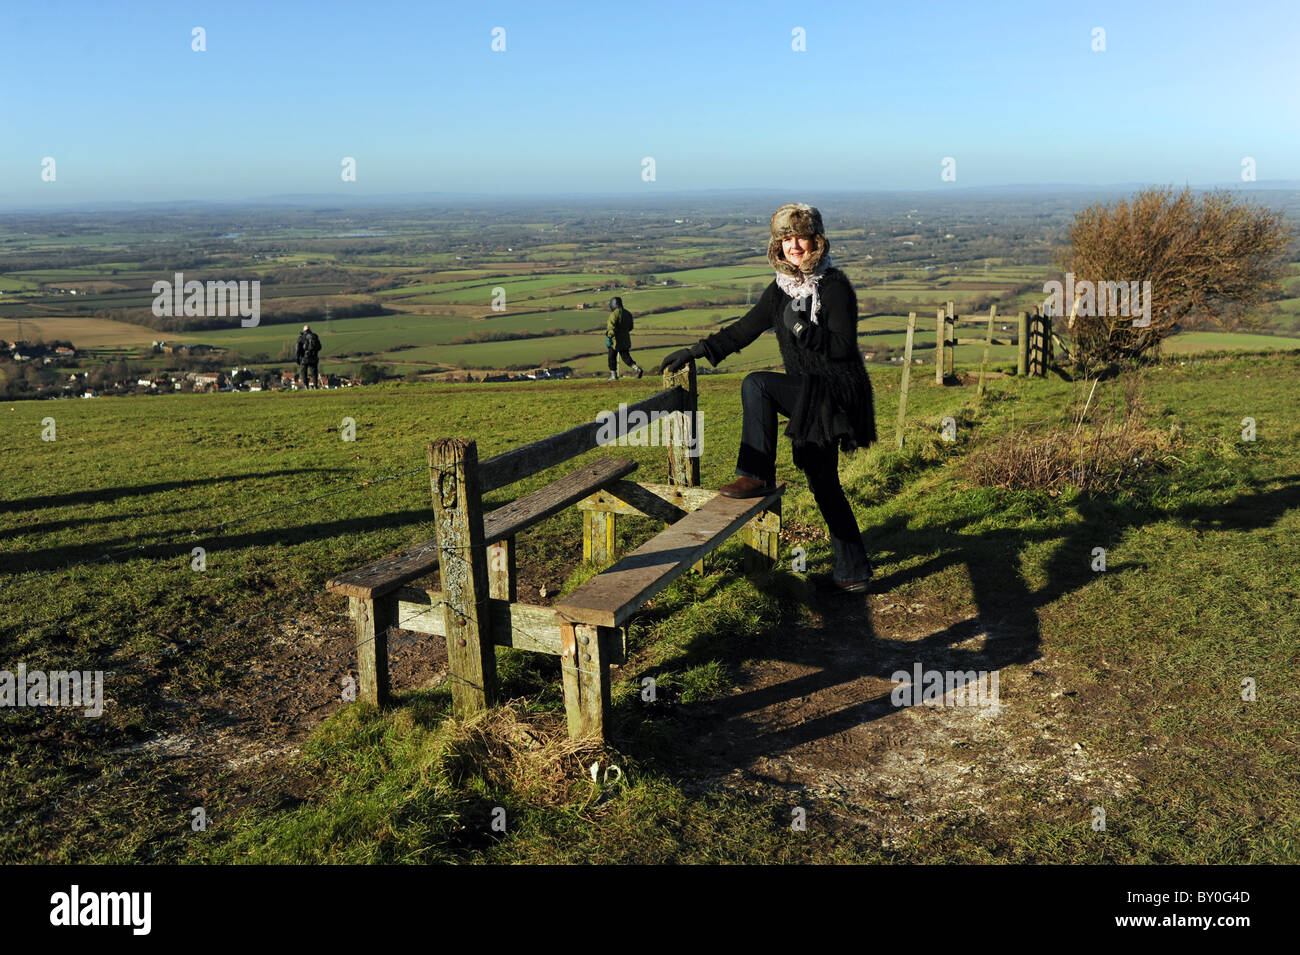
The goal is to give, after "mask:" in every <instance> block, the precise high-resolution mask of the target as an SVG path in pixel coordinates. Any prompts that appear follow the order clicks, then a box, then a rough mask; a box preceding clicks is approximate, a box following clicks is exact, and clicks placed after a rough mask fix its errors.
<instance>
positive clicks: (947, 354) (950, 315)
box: [943, 302, 957, 379]
mask: <svg viewBox="0 0 1300 955" xmlns="http://www.w3.org/2000/svg"><path fill="white" fill-rule="evenodd" d="M946 311H947V320H946V321H945V322H944V332H945V333H946V334H947V336H948V342H947V346H946V347H945V348H944V358H946V359H947V361H946V362H945V363H944V367H943V375H944V377H945V378H947V379H952V378H955V377H956V375H957V366H956V361H957V316H956V314H955V313H954V312H953V310H952V302H948V304H947V307H946Z"/></svg>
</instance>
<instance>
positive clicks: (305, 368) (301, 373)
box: [298, 361, 320, 388]
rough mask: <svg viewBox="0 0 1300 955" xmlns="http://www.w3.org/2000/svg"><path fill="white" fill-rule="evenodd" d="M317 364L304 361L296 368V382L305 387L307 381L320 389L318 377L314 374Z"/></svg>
mask: <svg viewBox="0 0 1300 955" xmlns="http://www.w3.org/2000/svg"><path fill="white" fill-rule="evenodd" d="M316 368H317V364H316V362H314V361H304V362H302V363H301V364H299V366H298V380H299V381H301V382H302V383H303V385H304V386H305V385H306V384H307V383H308V382H309V381H310V382H313V383H314V384H315V385H316V386H317V387H318V388H319V387H320V375H319V374H317V373H316Z"/></svg>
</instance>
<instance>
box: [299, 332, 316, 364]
mask: <svg viewBox="0 0 1300 955" xmlns="http://www.w3.org/2000/svg"><path fill="white" fill-rule="evenodd" d="M319 354H320V339H319V338H318V337H317V336H316V333H315V332H301V333H300V334H299V335H298V348H297V361H298V364H300V365H302V364H308V365H310V364H313V363H314V362H315V361H316V357H317V356H318V355H319Z"/></svg>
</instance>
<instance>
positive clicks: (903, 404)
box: [897, 312, 916, 450]
mask: <svg viewBox="0 0 1300 955" xmlns="http://www.w3.org/2000/svg"><path fill="white" fill-rule="evenodd" d="M915 335H916V312H908V313H907V344H906V346H905V347H904V349H903V380H902V382H901V383H900V384H899V387H898V429H897V430H898V447H899V449H900V450H902V447H903V424H904V422H905V421H906V420H907V389H908V387H909V386H910V385H911V382H912V338H913V337H914V336H915Z"/></svg>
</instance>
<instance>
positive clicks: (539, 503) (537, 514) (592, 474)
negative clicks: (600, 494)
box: [325, 458, 637, 600]
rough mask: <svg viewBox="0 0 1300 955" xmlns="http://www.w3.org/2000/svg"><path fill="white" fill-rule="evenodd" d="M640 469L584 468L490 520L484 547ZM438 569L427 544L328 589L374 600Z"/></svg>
mask: <svg viewBox="0 0 1300 955" xmlns="http://www.w3.org/2000/svg"><path fill="white" fill-rule="evenodd" d="M636 467H637V464H636V462H635V461H632V460H630V459H628V458H601V459H600V460H598V461H593V462H592V463H590V464H584V465H583V466H582V467H580V468H578V469H577V470H576V471H574V472H573V473H572V474H567V475H565V476H564V477H562V478H560V479H559V480H558V481H554V482H552V483H550V484H548V485H546V487H542V488H538V489H537V490H536V491H533V492H532V493H531V494H525V495H524V496H523V497H521V498H519V499H518V500H516V501H511V502H510V503H509V504H504V505H502V506H501V507H498V508H496V509H495V510H492V511H489V512H488V513H487V514H485V515H484V517H483V541H484V543H486V544H492V543H495V542H496V541H499V540H506V539H507V538H510V537H514V536H515V535H516V534H518V533H519V532H520V531H524V530H527V529H528V528H529V527H532V526H533V525H534V524H537V523H539V522H540V521H543V520H545V519H546V518H548V517H550V516H551V515H553V514H556V513H558V512H560V511H562V510H564V509H565V508H566V507H568V506H570V505H571V504H576V503H577V502H578V501H581V500H582V499H583V498H585V497H589V496H590V495H592V494H593V493H595V492H596V491H599V490H601V489H602V488H605V487H608V486H609V485H611V484H614V483H615V482H617V481H619V480H621V479H622V478H624V477H626V476H627V475H629V474H631V473H632V472H633V471H635V470H636ZM437 566H438V541H437V540H436V539H435V540H427V541H424V542H422V543H420V544H416V545H414V546H413V547H408V548H407V549H406V550H404V551H401V552H400V553H397V554H394V555H392V556H391V557H385V558H384V559H382V560H377V561H375V562H374V563H373V564H366V565H365V566H364V567H358V568H357V569H356V570H350V571H348V572H347V573H346V574H340V575H339V576H338V577H335V578H334V579H333V580H331V581H330V582H329V583H328V584H326V585H325V589H326V590H328V591H329V592H330V593H335V594H346V595H347V596H349V597H358V598H360V599H362V600H373V599H375V598H376V597H381V596H383V595H384V594H388V593H392V592H393V591H394V590H397V589H398V588H399V587H402V586H404V585H406V584H409V583H410V582H411V581H413V580H417V579H419V578H420V577H423V576H425V575H426V574H429V573H432V572H433V571H434V569H435V568H436V567H437Z"/></svg>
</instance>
